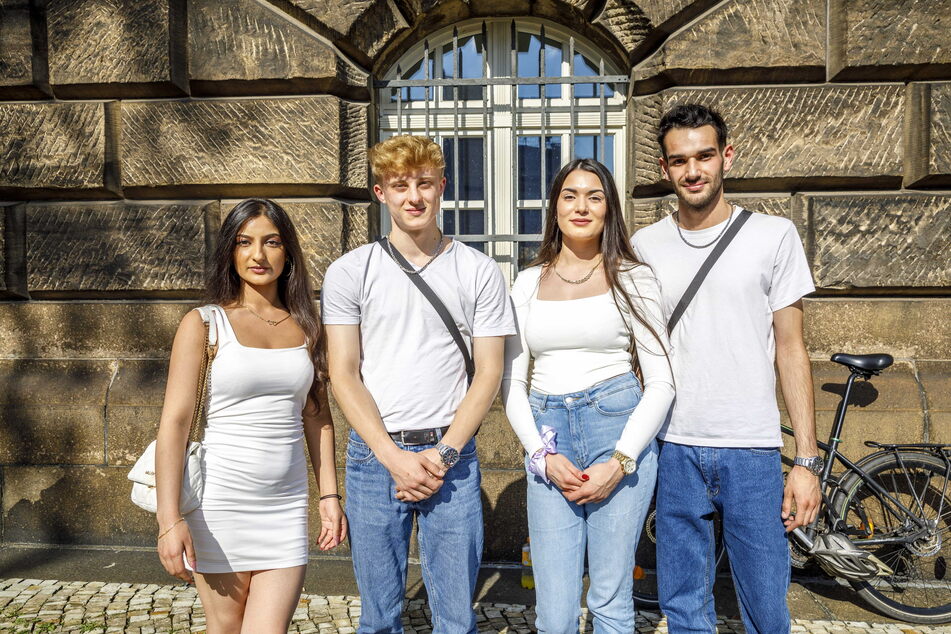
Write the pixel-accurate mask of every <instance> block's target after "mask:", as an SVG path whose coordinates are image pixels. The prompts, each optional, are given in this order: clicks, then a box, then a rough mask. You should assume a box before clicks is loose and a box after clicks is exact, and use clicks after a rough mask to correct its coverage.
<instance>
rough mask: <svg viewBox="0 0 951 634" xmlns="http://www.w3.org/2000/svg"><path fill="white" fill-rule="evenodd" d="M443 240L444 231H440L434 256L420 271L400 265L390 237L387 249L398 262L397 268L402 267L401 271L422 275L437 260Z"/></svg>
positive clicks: (387, 239)
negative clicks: (394, 253)
mask: <svg viewBox="0 0 951 634" xmlns="http://www.w3.org/2000/svg"><path fill="white" fill-rule="evenodd" d="M442 239H443V235H442V231H440V232H439V242H437V243H436V248H435V249H433V253H432V255H430V256H429V262H427V263H426V264H424V265H423V266H421V267H420V268H418V269H413V268H409V269H408V268H406V267H404V266H403V265H402V264H400V261H399V260H397V259H396V256H395V255H393V242H392V241H391V240H390V237H389V236H387V237H386V249H387V251H389V252H390V257H391V258H393V261H394V262H396V266H398V267H400V270H401V271H403V272H404V273H408V274H409V275H419V274H420V273H422V272H423V271H425V270H426V267H428V266H429V265H430V264H432V263H433V260H435V259H436V256H437V255H439V247H441V246H442ZM401 255H402V254H401Z"/></svg>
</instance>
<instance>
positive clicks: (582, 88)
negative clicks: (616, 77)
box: [574, 53, 614, 99]
mask: <svg viewBox="0 0 951 634" xmlns="http://www.w3.org/2000/svg"><path fill="white" fill-rule="evenodd" d="M605 72H607V71H605ZM574 74H575V76H576V77H588V76H591V77H597V76H598V75H599V74H600V70H599V68H598V64H597V63H595V62H592V61H591V60H590V59H588V58H587V57H585V56H584V55H582V54H581V53H575V68H574ZM599 89H600V85H598V84H575V98H576V99H581V98H584V97H600V96H601V95H600V93H599V92H598V90H599ZM604 89H605V92H604V96H605V97H607V98H611V97H613V96H614V84H606V85H605V87H604Z"/></svg>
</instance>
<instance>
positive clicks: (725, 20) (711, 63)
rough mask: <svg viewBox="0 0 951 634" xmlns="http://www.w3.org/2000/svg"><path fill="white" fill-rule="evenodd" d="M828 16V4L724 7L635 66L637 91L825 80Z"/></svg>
mask: <svg viewBox="0 0 951 634" xmlns="http://www.w3.org/2000/svg"><path fill="white" fill-rule="evenodd" d="M640 4H643V3H640ZM825 15H826V6H825V2H824V1H823V0H791V1H790V2H782V3H776V2H773V1H771V0H746V1H744V2H733V3H728V4H723V5H720V6H718V7H717V8H716V9H714V10H713V11H711V12H710V13H707V14H705V15H704V16H703V17H702V18H700V19H699V20H697V21H694V22H692V23H690V24H689V25H688V26H686V27H685V28H684V29H682V30H680V31H678V32H677V33H676V34H675V35H673V36H672V37H671V38H670V39H668V40H667V41H666V42H664V44H663V46H661V48H660V49H659V50H658V51H657V52H656V53H654V54H653V55H652V56H651V57H649V58H648V59H646V60H644V61H643V62H641V63H639V64H638V65H637V67H635V69H634V81H635V85H634V92H635V94H647V93H651V92H656V91H657V90H659V89H661V88H665V87H667V86H673V85H681V86H682V85H701V84H708V85H709V84H752V83H763V82H807V81H809V82H814V81H822V80H824V79H825V31H826V29H825V21H826V20H825ZM697 51H704V54H703V55H698V54H697Z"/></svg>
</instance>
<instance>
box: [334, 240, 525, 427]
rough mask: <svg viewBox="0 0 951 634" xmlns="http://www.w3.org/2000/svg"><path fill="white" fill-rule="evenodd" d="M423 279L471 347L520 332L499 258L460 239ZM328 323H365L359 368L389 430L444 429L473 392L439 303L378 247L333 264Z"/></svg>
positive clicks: (364, 248)
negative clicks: (476, 342)
mask: <svg viewBox="0 0 951 634" xmlns="http://www.w3.org/2000/svg"><path fill="white" fill-rule="evenodd" d="M422 278H423V280H424V281H425V282H426V284H428V285H429V286H430V287H431V288H432V289H433V291H435V293H436V295H438V296H439V299H441V300H442V302H443V304H445V306H446V308H447V309H448V310H449V312H450V314H451V315H452V316H453V319H454V320H455V322H456V326H458V328H459V331H460V332H461V333H462V336H463V339H464V340H465V341H466V342H467V343H468V344H469V350H470V352H471V350H472V345H471V339H472V338H473V337H502V336H506V335H511V334H515V320H514V316H513V315H512V308H511V303H510V301H509V295H508V290H507V289H506V284H505V279H504V278H503V277H502V272H501V271H500V270H499V267H498V266H497V265H496V263H495V261H493V260H492V259H491V258H489V257H488V256H486V255H483V254H482V253H480V252H479V251H476V250H475V249H473V248H471V247H468V246H466V245H464V244H462V243H461V242H457V241H455V240H453V241H452V243H451V244H450V245H449V246H448V247H447V248H446V250H445V251H444V252H443V253H441V254H440V255H439V256H438V257H437V258H436V259H435V260H434V261H433V263H432V264H430V265H429V267H428V268H427V269H426V270H425V271H423V273H422ZM321 309H322V316H323V322H324V324H327V325H332V324H359V325H360V337H361V339H360V341H361V345H360V348H361V351H360V352H361V359H360V372H361V375H362V377H363V383H364V385H366V387H367V389H368V390H369V391H370V394H371V395H372V396H373V400H374V401H376V406H377V408H378V409H379V411H380V416H381V417H382V418H383V424H384V426H385V427H386V430H387V431H389V432H395V431H404V430H409V429H429V428H432V427H444V426H446V425H449V424H451V423H452V419H453V417H454V416H455V414H456V409H457V408H458V407H459V403H461V402H462V399H463V397H465V395H466V391H467V389H468V383H467V380H466V367H465V363H464V361H463V358H462V353H461V352H460V351H459V347H458V346H457V345H456V343H455V342H454V341H453V339H452V336H451V335H450V334H449V331H448V330H447V328H446V325H445V324H444V323H443V321H442V319H440V317H439V314H438V313H437V312H436V309H435V308H433V305H432V304H430V303H429V300H427V299H426V298H425V297H424V296H423V294H422V293H421V292H420V290H419V289H418V288H416V286H415V285H414V284H413V282H412V281H410V279H409V278H408V277H407V275H406V273H404V272H403V271H402V270H400V268H399V267H398V266H397V264H396V262H394V261H393V259H392V258H391V257H390V255H389V254H388V253H386V252H385V251H384V250H383V248H382V247H380V245H379V244H377V243H375V242H373V243H371V244H367V245H364V246H362V247H359V248H357V249H354V250H353V251H350V252H349V253H347V254H346V255H344V256H342V257H341V258H339V259H338V260H336V261H335V262H334V263H333V264H331V265H330V267H329V268H328V269H327V274H326V275H325V276H324V285H323V289H322V290H321Z"/></svg>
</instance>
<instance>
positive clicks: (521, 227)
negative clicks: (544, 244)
mask: <svg viewBox="0 0 951 634" xmlns="http://www.w3.org/2000/svg"><path fill="white" fill-rule="evenodd" d="M518 232H519V233H520V234H522V235H524V234H533V233H541V232H542V210H541V209H519V210H518Z"/></svg>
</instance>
